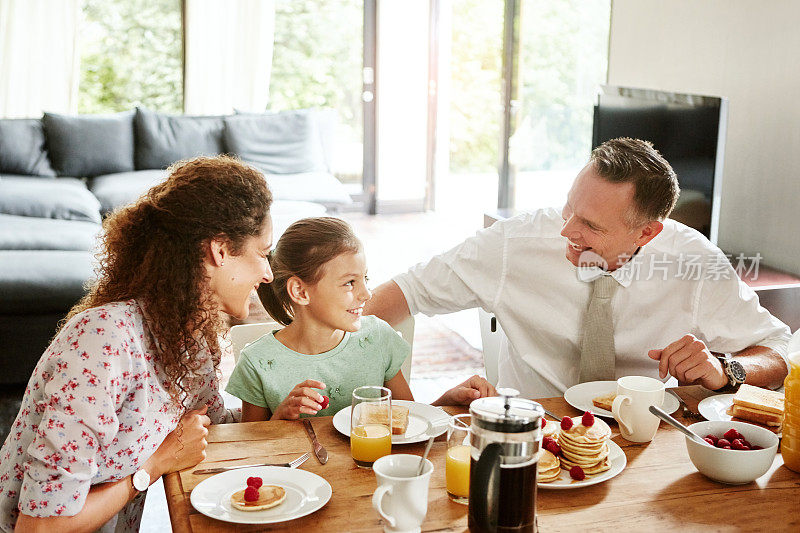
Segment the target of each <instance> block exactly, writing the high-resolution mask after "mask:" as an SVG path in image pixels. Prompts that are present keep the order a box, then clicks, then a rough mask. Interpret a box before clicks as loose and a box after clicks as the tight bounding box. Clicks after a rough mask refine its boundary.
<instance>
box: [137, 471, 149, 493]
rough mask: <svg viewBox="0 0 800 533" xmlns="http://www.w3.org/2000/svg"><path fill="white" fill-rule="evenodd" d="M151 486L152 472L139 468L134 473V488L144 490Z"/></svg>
mask: <svg viewBox="0 0 800 533" xmlns="http://www.w3.org/2000/svg"><path fill="white" fill-rule="evenodd" d="M148 487H150V474H148V473H147V472H146V471H145V470H137V471H136V473H135V474H134V475H133V488H135V489H136V490H138V491H139V492H144V491H146V490H147V489H148Z"/></svg>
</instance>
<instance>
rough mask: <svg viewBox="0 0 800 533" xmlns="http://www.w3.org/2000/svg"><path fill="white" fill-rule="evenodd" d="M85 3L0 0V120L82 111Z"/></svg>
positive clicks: (72, 1)
mask: <svg viewBox="0 0 800 533" xmlns="http://www.w3.org/2000/svg"><path fill="white" fill-rule="evenodd" d="M80 3H81V2H80V0H0V117H7V118H17V117H40V116H41V115H42V111H57V112H62V113H70V112H75V111H77V108H78V77H79V75H80V72H79V64H80V58H79V57H78V49H77V46H76V38H77V34H78V31H77V30H78V23H79V21H80Z"/></svg>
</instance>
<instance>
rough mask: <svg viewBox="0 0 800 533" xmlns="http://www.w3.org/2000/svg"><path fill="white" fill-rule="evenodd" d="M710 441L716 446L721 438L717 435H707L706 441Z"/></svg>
mask: <svg viewBox="0 0 800 533" xmlns="http://www.w3.org/2000/svg"><path fill="white" fill-rule="evenodd" d="M709 439H711V444H713V445H714V446H716V445H717V441H718V440H719V437H717V436H716V435H706V440H709Z"/></svg>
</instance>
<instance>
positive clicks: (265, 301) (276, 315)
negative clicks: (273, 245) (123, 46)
mask: <svg viewBox="0 0 800 533" xmlns="http://www.w3.org/2000/svg"><path fill="white" fill-rule="evenodd" d="M267 257H268V259H269V266H270V268H271V269H272V272H273V275H274V276H275V279H274V280H273V281H272V283H262V284H261V285H259V286H258V289H257V292H258V298H259V300H261V304H262V305H263V306H264V309H266V311H267V313H268V314H269V316H271V317H272V319H273V320H275V321H276V322H278V323H279V324H281V325H283V326H288V325H289V324H290V323H291V322H292V315H291V312H292V309H291V307H288V308H287V306H286V304H287V303H288V302H286V301H285V300H284V299H282V298H280V297H279V295H278V294H279V292H283V293H285V292H286V278H284V277H283V276H282V277H281V278H282V279H280V280H279V279H278V276H277V274H276V273H275V270H276V268H277V265H276V264H275V263H276V261H275V250H273V251H272V252H270V254H269V256H267Z"/></svg>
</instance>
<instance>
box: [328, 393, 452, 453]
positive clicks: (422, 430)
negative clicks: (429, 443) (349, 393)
mask: <svg viewBox="0 0 800 533" xmlns="http://www.w3.org/2000/svg"><path fill="white" fill-rule="evenodd" d="M392 404H394V405H404V406H406V407H408V409H409V412H408V429H406V432H405V433H404V434H402V435H392V444H412V443H414V442H424V441H426V440H428V437H438V436H439V435H441V434H442V433H444V432H445V431H447V422H448V421H449V420H450V415H448V414H447V413H445V412H444V411H442V410H441V409H439V408H438V407H434V406H432V405H428V404H427V403H417V402H410V401H408V400H392ZM333 427H335V428H336V429H337V430H338V431H339V433H341V434H342V435H347V436H348V437H349V436H350V407H345V408H344V409H341V410H339V412H338V413H336V414H335V415H333ZM429 430H430V432H429Z"/></svg>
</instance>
